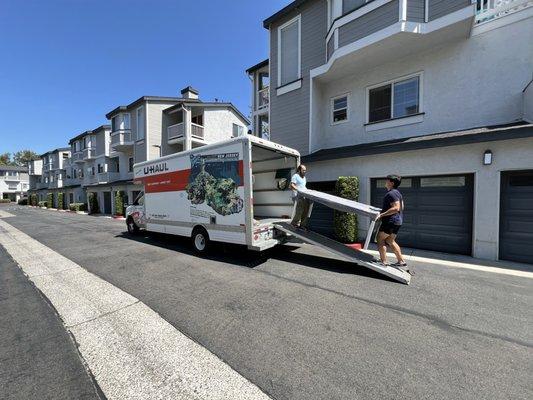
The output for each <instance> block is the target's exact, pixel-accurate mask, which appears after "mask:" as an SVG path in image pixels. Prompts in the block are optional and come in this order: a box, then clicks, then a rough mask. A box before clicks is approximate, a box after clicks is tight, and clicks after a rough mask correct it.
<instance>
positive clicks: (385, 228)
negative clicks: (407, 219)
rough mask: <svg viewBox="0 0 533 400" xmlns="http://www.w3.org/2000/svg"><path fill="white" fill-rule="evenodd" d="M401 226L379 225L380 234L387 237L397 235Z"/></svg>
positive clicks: (387, 223)
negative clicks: (382, 233) (384, 234)
mask: <svg viewBox="0 0 533 400" xmlns="http://www.w3.org/2000/svg"><path fill="white" fill-rule="evenodd" d="M401 227H402V226H401V225H394V224H392V223H390V222H385V223H381V226H380V227H379V231H380V232H385V233H386V234H387V235H397V234H398V231H399V230H400V228H401Z"/></svg>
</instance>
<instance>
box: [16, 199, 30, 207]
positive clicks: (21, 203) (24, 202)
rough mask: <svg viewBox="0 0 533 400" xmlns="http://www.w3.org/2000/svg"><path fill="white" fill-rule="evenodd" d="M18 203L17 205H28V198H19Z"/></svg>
mask: <svg viewBox="0 0 533 400" xmlns="http://www.w3.org/2000/svg"><path fill="white" fill-rule="evenodd" d="M18 204H19V206H27V205H28V198H27V197H24V198H22V199H19V201H18Z"/></svg>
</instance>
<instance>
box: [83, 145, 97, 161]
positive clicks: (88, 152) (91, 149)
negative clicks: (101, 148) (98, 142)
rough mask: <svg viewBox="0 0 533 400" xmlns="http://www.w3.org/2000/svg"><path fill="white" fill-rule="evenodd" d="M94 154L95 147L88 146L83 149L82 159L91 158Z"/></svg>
mask: <svg viewBox="0 0 533 400" xmlns="http://www.w3.org/2000/svg"><path fill="white" fill-rule="evenodd" d="M94 156H95V149H94V147H88V148H86V149H83V159H84V160H91V159H93V158H94Z"/></svg>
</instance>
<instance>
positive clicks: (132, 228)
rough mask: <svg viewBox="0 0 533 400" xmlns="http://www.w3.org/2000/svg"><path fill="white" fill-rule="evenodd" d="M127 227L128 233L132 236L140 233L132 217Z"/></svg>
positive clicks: (128, 220)
mask: <svg viewBox="0 0 533 400" xmlns="http://www.w3.org/2000/svg"><path fill="white" fill-rule="evenodd" d="M126 226H127V227H128V233H129V234H130V235H136V234H137V233H139V227H138V226H137V225H136V224H135V221H134V220H133V218H131V217H130V218H128V219H127V220H126Z"/></svg>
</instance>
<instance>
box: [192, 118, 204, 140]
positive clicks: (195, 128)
mask: <svg viewBox="0 0 533 400" xmlns="http://www.w3.org/2000/svg"><path fill="white" fill-rule="evenodd" d="M191 136H192V137H195V138H200V139H203V138H204V127H203V126H202V125H198V124H195V123H194V122H193V123H191Z"/></svg>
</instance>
